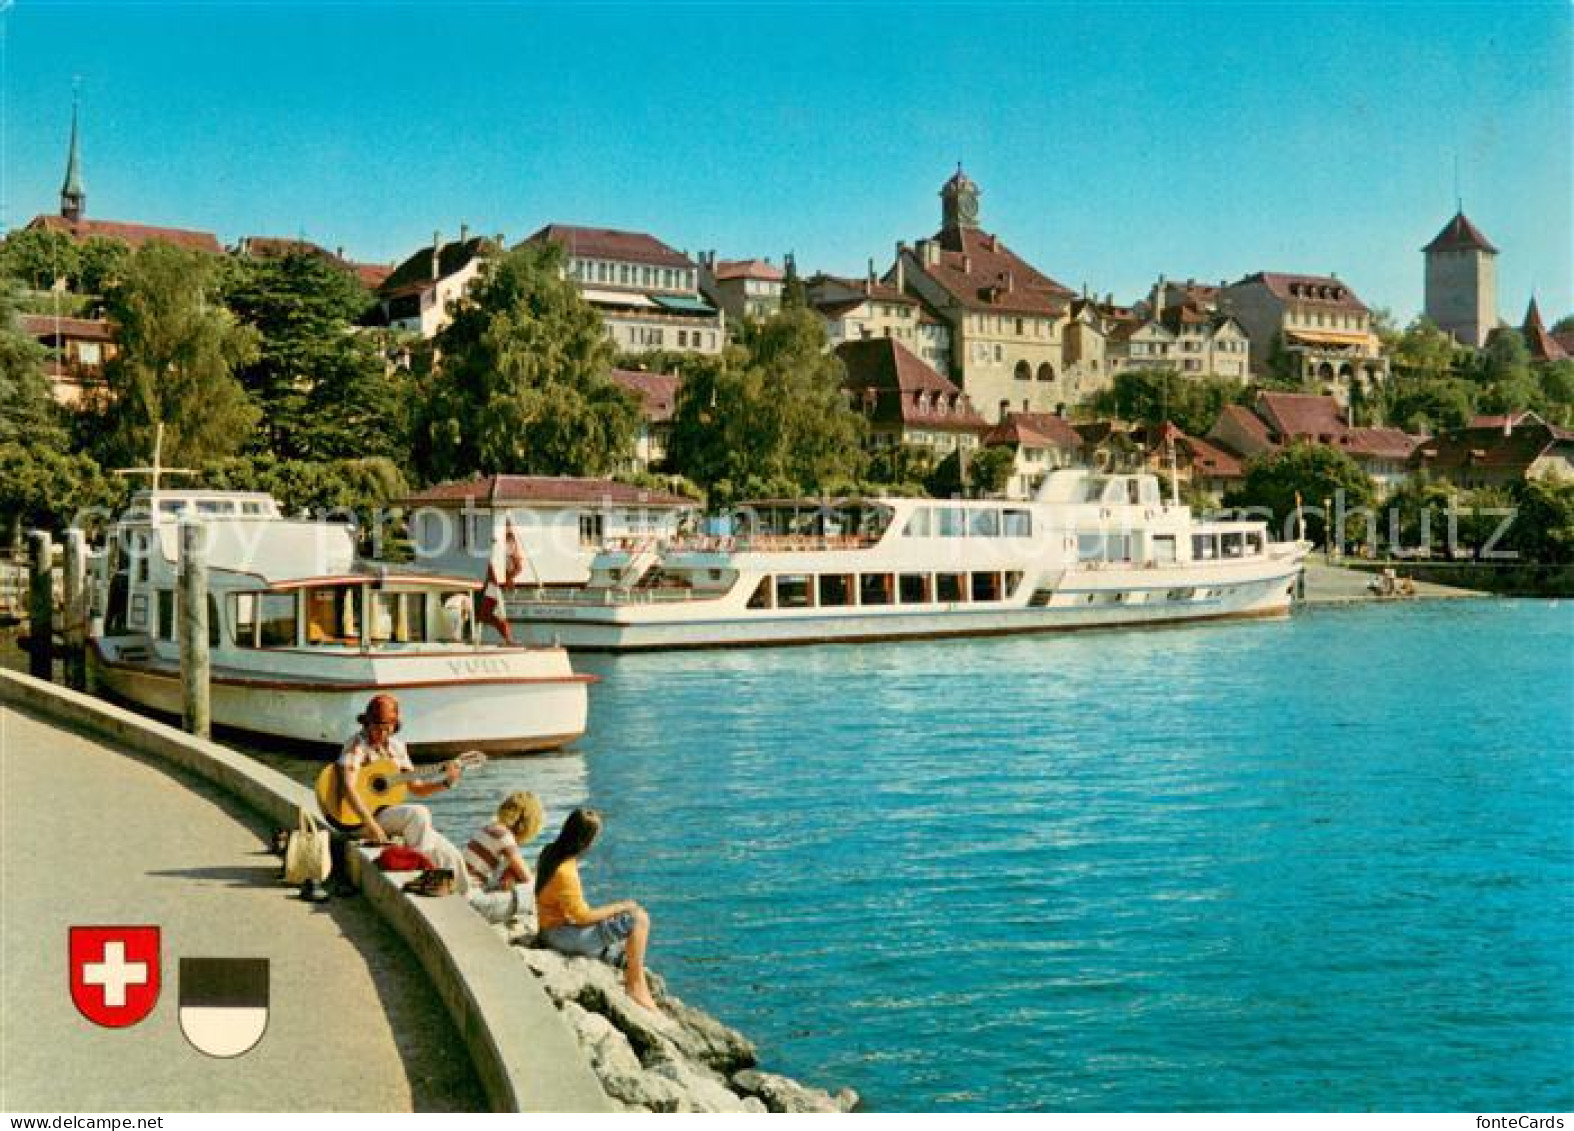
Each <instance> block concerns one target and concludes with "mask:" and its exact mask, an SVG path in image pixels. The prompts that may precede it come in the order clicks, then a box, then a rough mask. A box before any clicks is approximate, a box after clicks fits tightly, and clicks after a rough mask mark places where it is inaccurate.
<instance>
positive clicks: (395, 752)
mask: <svg viewBox="0 0 1574 1131" xmlns="http://www.w3.org/2000/svg"><path fill="white" fill-rule="evenodd" d="M384 758H392V759H393V760H394V764H395V765H396V766H398V767H399V768H400V769H401V770H413V769H415V763H413V762H411V761H410V751H409V750H408V749H407V748H406V747H405V744H404V743H403V742H400V741H399V740H398V739H397V738H395V737H393V735H389V736H388V744H387V745H386V746H384V747H381V748H379V747H376V746H373V745H372V740H371V739H370V738H368V737H367V736H366V731H365V730H364V729H363V730H358V731H356V732H355V737H353V738H352V739H350V741H348V742H346V743H345V744H344V747H343V748H342V749H341V750H340V751H339V757H338V759H337V760H338V763H339V765H341V766H343V767H344V768H345V769H347V770H349V771H350V772H351V773H352V774H353V773H355V771H357V770H359V769H361V768H362V767H363V766H369V765H371V764H372V763H373V762H380V761H382V760H383V759H384Z"/></svg>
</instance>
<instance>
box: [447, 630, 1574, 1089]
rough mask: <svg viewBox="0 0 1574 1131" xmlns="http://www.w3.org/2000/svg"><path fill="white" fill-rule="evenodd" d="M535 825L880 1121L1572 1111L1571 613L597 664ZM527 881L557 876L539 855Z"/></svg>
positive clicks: (766, 1031)
mask: <svg viewBox="0 0 1574 1131" xmlns="http://www.w3.org/2000/svg"><path fill="white" fill-rule="evenodd" d="M577 662H578V663H579V664H580V665H581V666H582V667H584V668H586V669H588V670H592V671H595V672H596V673H597V674H599V675H601V676H602V677H603V682H602V683H600V684H598V685H597V686H596V687H595V688H594V689H593V692H592V694H593V698H592V707H591V713H592V729H591V732H590V734H589V735H587V737H586V738H585V739H584V740H583V741H582V742H581V743H580V747H579V749H578V750H577V751H576V752H574V753H570V754H567V755H561V756H554V757H547V758H533V759H521V760H513V761H509V762H503V763H499V762H494V763H493V764H492V765H491V766H489V767H487V769H486V770H485V771H484V772H483V773H481V774H478V775H475V776H474V777H472V778H469V779H467V780H466V782H465V783H464V784H463V786H462V789H461V790H460V791H459V792H457V793H456V794H455V795H453V796H451V797H447V798H443V799H441V800H439V801H438V802H437V804H436V805H435V806H434V809H436V811H437V816H438V819H439V822H440V823H442V824H444V825H445V826H447V827H449V828H450V829H452V830H453V831H455V832H456V833H458V832H460V831H461V830H463V829H464V828H465V827H466V826H467V825H469V824H471V823H473V821H474V819H475V818H477V817H479V816H481V815H483V813H482V811H483V809H484V808H485V807H486V806H488V805H490V804H491V803H492V802H493V800H494V799H495V798H497V797H498V796H500V795H501V794H502V793H503V792H505V791H506V790H508V789H511V788H521V787H523V788H532V789H535V790H537V791H538V792H539V793H541V794H542V796H543V798H544V800H545V801H546V802H547V805H548V809H549V820H550V822H552V827H553V828H555V826H556V823H557V822H559V821H560V820H561V818H562V816H563V815H564V813H565V812H566V811H567V809H568V808H570V807H572V806H573V805H577V804H589V805H593V806H595V807H597V808H599V809H601V810H602V811H603V812H604V813H605V814H606V817H607V822H608V824H607V831H606V833H605V835H604V837H603V839H602V841H601V842H600V843H599V844H598V845H597V846H596V847H595V849H594V850H593V851H592V852H591V854H590V855H589V856H588V857H587V858H586V862H585V867H584V870H583V871H584V876H585V881H586V886H587V891H588V892H589V894H590V896H591V898H592V901H595V900H597V899H601V900H610V899H613V898H623V897H636V898H638V899H640V900H641V901H643V902H644V903H645V904H646V906H647V907H648V908H650V910H651V913H652V915H653V917H654V920H655V937H654V943H653V947H652V955H651V960H652V964H653V966H654V967H655V968H656V969H658V970H660V971H661V972H662V973H663V974H664V975H665V976H666V977H667V978H668V980H669V982H670V983H671V985H672V987H673V989H674V990H675V991H676V992H677V993H678V994H679V995H680V996H683V997H684V998H685V999H686V1000H689V1001H691V1002H693V1003H695V1004H697V1005H700V1006H702V1007H704V1008H706V1009H708V1010H710V1011H712V1012H714V1013H716V1014H717V1015H719V1016H720V1017H722V1018H723V1019H725V1020H726V1021H728V1022H729V1023H730V1024H732V1025H734V1026H736V1027H738V1028H740V1029H742V1030H743V1031H744V1032H746V1033H748V1034H749V1035H750V1036H752V1037H753V1038H754V1039H755V1040H757V1041H758V1042H759V1044H760V1048H761V1057H762V1060H763V1061H764V1063H765V1064H766V1066H767V1067H769V1068H771V1069H773V1070H776V1071H781V1072H785V1073H787V1074H789V1075H793V1076H797V1077H801V1078H803V1079H806V1080H809V1081H812V1082H815V1083H819V1084H821V1085H825V1086H830V1087H832V1088H833V1089H834V1088H836V1087H840V1086H842V1085H851V1086H852V1087H854V1088H856V1089H858V1091H859V1092H860V1093H861V1094H862V1095H863V1096H864V1097H865V1102H866V1104H867V1105H868V1106H869V1107H871V1108H874V1109H882V1110H890V1109H903V1110H964V1109H1008V1110H1019V1109H1021V1110H1030V1109H1050V1110H1054V1109H1091V1110H1112V1109H1141V1110H1150V1109H1157V1110H1189V1109H1342V1110H1351V1109H1355V1110H1359V1109H1368V1108H1372V1109H1381V1110H1395V1109H1437V1108H1442V1109H1461V1110H1524V1111H1535V1110H1543V1109H1557V1110H1567V1109H1569V1108H1570V1107H1574V603H1570V602H1562V603H1548V602H1532V601H1520V602H1508V601H1482V602H1461V603H1447V604H1443V603H1439V604H1429V605H1406V606H1384V607H1365V608H1356V609H1348V610H1323V611H1308V612H1302V613H1298V614H1297V615H1296V616H1295V617H1294V618H1293V619H1292V620H1288V621H1282V622H1273V623H1264V624H1246V625H1238V626H1223V625H1221V626H1212V627H1201V628H1188V629H1175V630H1168V631H1159V632H1116V633H1098V634H1079V635H1074V636H1059V637H1056V636H1044V637H1022V638H1015V639H1010V640H987V641H969V642H957V643H940V644H936V643H923V644H895V645H880V646H859V647H817V648H807V649H780V650H753V651H733V652H705V653H680V654H667V655H649V656H636V657H623V658H599V659H597V658H582V659H580V660H578V661H577ZM532 854H533V850H532Z"/></svg>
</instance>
